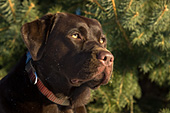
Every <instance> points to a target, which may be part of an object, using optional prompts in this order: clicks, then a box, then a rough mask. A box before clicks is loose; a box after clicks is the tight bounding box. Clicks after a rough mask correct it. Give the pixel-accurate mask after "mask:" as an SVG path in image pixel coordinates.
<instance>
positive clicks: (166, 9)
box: [154, 5, 169, 25]
mask: <svg viewBox="0 0 170 113" xmlns="http://www.w3.org/2000/svg"><path fill="white" fill-rule="evenodd" d="M168 10H169V9H168V8H167V5H165V6H164V10H163V11H162V13H161V15H160V17H159V18H158V19H157V21H156V22H155V23H154V25H156V24H157V23H158V22H159V21H160V20H161V18H162V16H163V15H164V13H165V11H168Z"/></svg>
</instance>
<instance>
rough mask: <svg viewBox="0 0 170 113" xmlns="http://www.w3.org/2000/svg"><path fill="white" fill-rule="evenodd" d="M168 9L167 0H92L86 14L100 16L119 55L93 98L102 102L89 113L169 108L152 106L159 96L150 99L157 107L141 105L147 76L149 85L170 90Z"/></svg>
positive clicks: (169, 4)
mask: <svg viewBox="0 0 170 113" xmlns="http://www.w3.org/2000/svg"><path fill="white" fill-rule="evenodd" d="M168 8H170V3H169V2H168V1H167V0H91V2H90V3H88V4H87V5H86V8H85V9H84V13H85V14H86V16H87V17H91V18H96V19H98V20H99V21H100V22H101V23H102V26H103V29H104V32H105V34H106V36H107V37H108V38H109V43H108V48H109V49H110V50H111V51H112V53H113V54H114V56H115V64H114V71H113V72H114V73H113V77H112V79H111V81H110V83H109V85H108V86H107V87H102V88H101V89H99V90H97V91H96V92H94V95H93V96H94V98H93V100H92V101H95V102H96V103H98V105H100V106H95V107H93V108H91V107H89V108H90V109H91V110H90V111H91V112H90V113H95V112H99V111H100V112H101V113H121V112H123V113H124V112H125V111H127V112H130V113H133V112H137V113H145V112H149V113H152V112H153V113H155V112H158V111H159V109H160V108H161V107H164V106H166V104H164V105H161V106H159V108H158V106H157V108H154V107H155V105H154V104H156V103H154V102H155V101H156V100H159V99H157V98H158V97H156V99H155V98H153V99H155V101H154V100H152V99H151V100H150V101H153V102H151V103H152V104H153V106H152V105H149V104H148V105H147V106H149V107H151V108H150V109H149V110H148V111H147V108H146V107H139V104H141V102H140V99H141V98H142V95H144V94H142V92H143V91H142V89H141V87H142V86H141V85H142V84H139V82H138V81H144V80H145V78H147V79H149V80H150V81H152V82H150V84H154V85H157V87H161V88H162V89H166V90H168V91H169V88H168V86H169V85H170V10H169V9H168ZM155 83H156V84H155ZM144 89H146V88H145V87H144ZM159 93H163V94H162V95H164V97H160V98H161V99H164V100H165V102H166V103H167V102H168V101H169V98H166V97H165V95H166V96H167V97H169V96H168V93H167V92H159ZM102 95H103V96H102ZM160 95H161V94H160ZM169 95H170V94H169ZM143 100H144V99H143ZM144 101H146V100H144ZM148 101H149V100H148ZM96 103H95V104H96ZM159 103H161V101H159ZM101 104H102V105H103V106H102V105H101ZM143 104H146V102H145V103H143ZM162 104H163V103H162ZM149 107H148V108H149ZM101 108H102V109H101ZM142 111H144V112H142Z"/></svg>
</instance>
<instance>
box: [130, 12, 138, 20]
mask: <svg viewBox="0 0 170 113" xmlns="http://www.w3.org/2000/svg"><path fill="white" fill-rule="evenodd" d="M138 15H139V12H136V14H135V15H134V16H133V17H132V18H131V19H134V18H136V17H137V16H138Z"/></svg>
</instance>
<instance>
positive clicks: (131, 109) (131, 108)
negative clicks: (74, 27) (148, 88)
mask: <svg viewBox="0 0 170 113" xmlns="http://www.w3.org/2000/svg"><path fill="white" fill-rule="evenodd" d="M130 99H131V103H130V104H131V105H130V113H133V96H131V97H130Z"/></svg>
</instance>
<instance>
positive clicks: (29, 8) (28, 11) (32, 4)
mask: <svg viewBox="0 0 170 113" xmlns="http://www.w3.org/2000/svg"><path fill="white" fill-rule="evenodd" d="M34 7H35V4H34V3H32V2H31V4H30V6H29V7H28V10H27V12H26V13H25V16H24V18H23V19H22V21H23V20H24V19H25V18H26V17H27V16H28V14H29V13H30V11H31V9H32V8H34Z"/></svg>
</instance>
